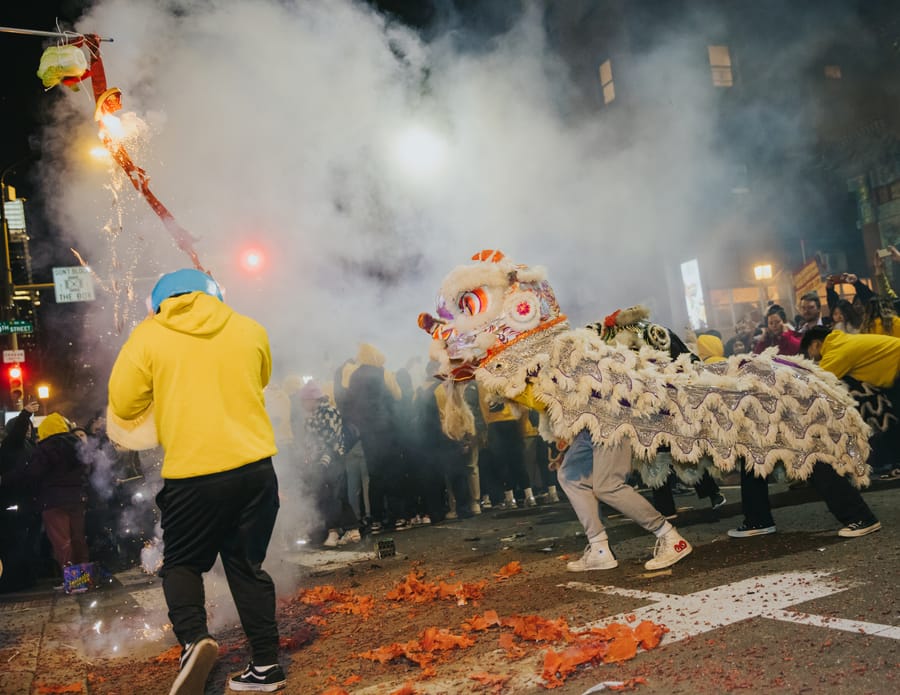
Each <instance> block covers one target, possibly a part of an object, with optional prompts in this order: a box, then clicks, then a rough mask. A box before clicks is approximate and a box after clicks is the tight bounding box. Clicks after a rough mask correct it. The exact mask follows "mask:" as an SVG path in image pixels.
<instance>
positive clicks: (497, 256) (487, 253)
mask: <svg viewBox="0 0 900 695" xmlns="http://www.w3.org/2000/svg"><path fill="white" fill-rule="evenodd" d="M504 258H506V255H505V254H504V253H503V251H499V250H494V249H483V250H481V251H479V252H478V253H476V254H475V255H474V256H472V260H473V261H488V262H490V263H499V262H500V261H502V260H503V259H504Z"/></svg>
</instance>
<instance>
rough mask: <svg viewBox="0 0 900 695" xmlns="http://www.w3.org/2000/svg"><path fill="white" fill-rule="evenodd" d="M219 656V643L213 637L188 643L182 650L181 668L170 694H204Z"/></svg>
mask: <svg viewBox="0 0 900 695" xmlns="http://www.w3.org/2000/svg"><path fill="white" fill-rule="evenodd" d="M218 656H219V645H218V643H217V642H216V641H215V640H214V639H213V638H212V637H203V638H202V639H199V640H196V641H194V642H190V643H189V644H186V645H185V646H184V649H182V650H181V670H180V671H179V672H178V677H177V678H176V679H175V682H174V683H172V688H171V690H169V695H202V693H203V691H204V690H206V679H207V678H209V672H210V671H212V668H213V666H214V665H215V663H216V659H217V658H218Z"/></svg>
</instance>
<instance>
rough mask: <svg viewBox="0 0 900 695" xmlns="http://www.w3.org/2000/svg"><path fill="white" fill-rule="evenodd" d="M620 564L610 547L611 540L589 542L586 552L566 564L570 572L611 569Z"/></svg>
mask: <svg viewBox="0 0 900 695" xmlns="http://www.w3.org/2000/svg"><path fill="white" fill-rule="evenodd" d="M618 566H619V561H618V560H616V558H614V557H613V554H612V551H611V550H610V549H609V541H594V542H593V543H588V546H587V547H586V548H585V549H584V554H583V555H582V556H581V557H580V558H578V559H577V560H573V561H572V562H569V563H568V564H566V569H567V570H568V571H569V572H590V571H591V570H611V569H615V568H616V567H618Z"/></svg>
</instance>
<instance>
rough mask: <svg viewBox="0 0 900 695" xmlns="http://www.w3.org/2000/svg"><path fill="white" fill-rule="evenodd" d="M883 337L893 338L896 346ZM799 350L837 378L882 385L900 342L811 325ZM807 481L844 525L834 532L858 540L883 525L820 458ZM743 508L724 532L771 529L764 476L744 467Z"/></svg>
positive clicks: (898, 356)
mask: <svg viewBox="0 0 900 695" xmlns="http://www.w3.org/2000/svg"><path fill="white" fill-rule="evenodd" d="M885 341H892V342H893V343H895V344H896V345H891V344H889V343H888V342H885ZM800 351H801V353H803V354H805V355H806V356H807V357H809V358H810V359H813V360H816V361H818V362H819V366H820V367H821V368H822V369H824V370H826V371H829V372H831V373H832V374H834V375H835V376H836V377H838V378H843V377H845V376H847V375H848V374H849V375H851V376H854V378H856V379H858V380H859V381H863V380H864V379H865V380H872V381H869V383H871V384H875V385H881V386H884V385H890V384H892V383H893V381H894V379H895V378H896V376H897V369H898V362H900V340H898V339H897V338H888V337H884V336H874V335H848V334H845V333H842V332H841V331H832V330H831V329H830V328H827V327H825V326H813V327H812V328H809V329H808V330H807V331H806V332H805V333H804V334H803V339H802V340H801V342H800ZM826 356H827V359H826ZM876 363H877V364H876ZM810 480H811V481H812V484H813V487H814V488H815V489H816V491H817V492H818V493H819V495H820V496H821V497H822V499H823V501H824V502H825V506H826V507H828V511H830V512H831V513H832V514H833V515H834V516H835V517H836V518H837V520H838V521H840V522H841V523H842V524H843V527H842V528H841V529H840V530H839V531H838V536H840V537H842V538H857V537H859V536H865V535H868V534H870V533H874V532H875V531H878V530H880V529H881V523H880V522H879V521H878V519H877V518H876V517H875V514H874V513H873V512H872V510H871V509H870V508H869V505H867V504H866V502H865V500H863V498H862V495H861V494H860V492H859V490H858V489H857V488H855V487H853V485H851V484H850V482H849V480H847V478H846V477H845V476H842V475H839V474H838V473H837V472H836V471H835V469H834V468H833V467H832V466H829V465H827V464H825V463H823V462H822V461H818V462H817V463H816V464H815V466H814V468H813V471H812V475H810ZM741 507H742V510H743V512H744V522H743V523H742V524H741V525H740V526H739V527H738V528H736V529H731V530H729V531H728V535H729V536H730V537H732V538H747V537H750V536H760V535H767V534H770V533H775V531H776V528H775V521H774V519H773V518H772V510H771V506H770V503H769V496H768V488H767V485H766V480H765V478H759V477H757V476H753V475H749V474H748V473H747V472H746V470H745V468H744V467H743V466H742V467H741Z"/></svg>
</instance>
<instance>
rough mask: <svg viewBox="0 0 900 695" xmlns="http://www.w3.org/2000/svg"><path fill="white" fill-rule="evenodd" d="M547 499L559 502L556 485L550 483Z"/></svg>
mask: <svg viewBox="0 0 900 695" xmlns="http://www.w3.org/2000/svg"><path fill="white" fill-rule="evenodd" d="M547 499H548V500H549V501H550V502H554V503H555V502H559V494H558V493H557V492H556V485H549V486H548V487H547Z"/></svg>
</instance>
